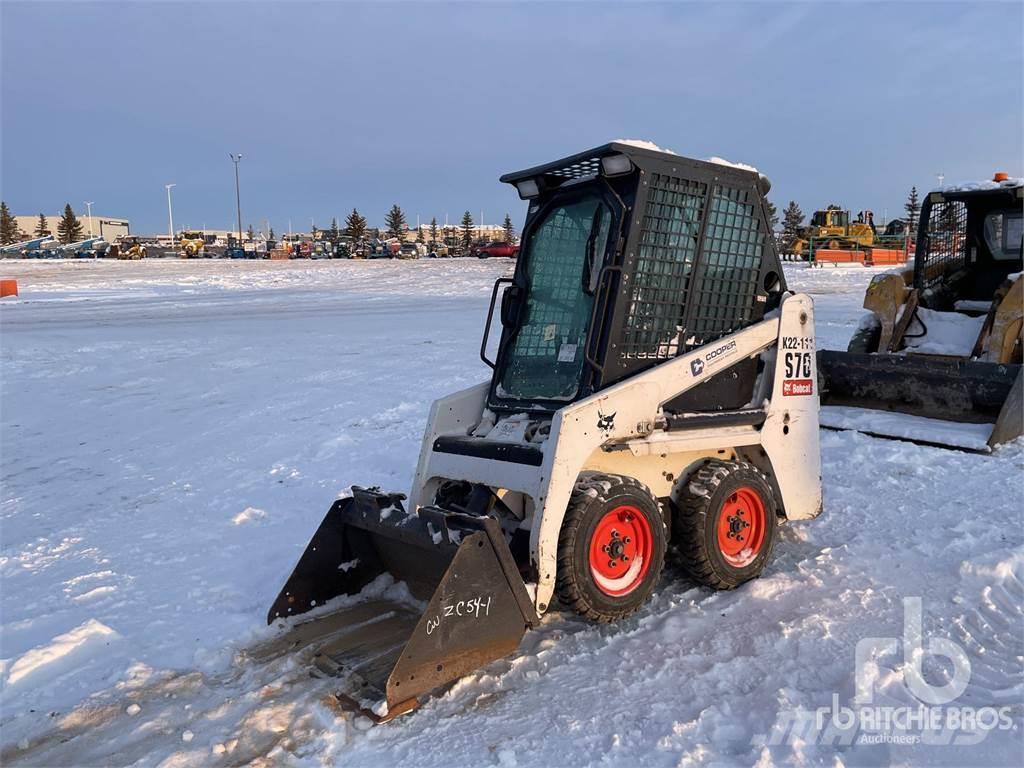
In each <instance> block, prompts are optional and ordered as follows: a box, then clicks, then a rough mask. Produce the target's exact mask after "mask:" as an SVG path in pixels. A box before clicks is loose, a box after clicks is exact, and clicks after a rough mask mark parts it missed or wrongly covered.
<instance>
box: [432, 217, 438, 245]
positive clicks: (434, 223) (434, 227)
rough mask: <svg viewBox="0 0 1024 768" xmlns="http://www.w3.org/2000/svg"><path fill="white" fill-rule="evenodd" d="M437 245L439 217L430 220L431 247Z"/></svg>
mask: <svg viewBox="0 0 1024 768" xmlns="http://www.w3.org/2000/svg"><path fill="white" fill-rule="evenodd" d="M436 245H437V217H436V216H435V217H434V218H432V219H431V220H430V247H431V248H433V247H434V246H436Z"/></svg>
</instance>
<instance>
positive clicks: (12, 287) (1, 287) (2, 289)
mask: <svg viewBox="0 0 1024 768" xmlns="http://www.w3.org/2000/svg"><path fill="white" fill-rule="evenodd" d="M17 295H18V281H17V280H0V299H2V298H3V297H4V296H17Z"/></svg>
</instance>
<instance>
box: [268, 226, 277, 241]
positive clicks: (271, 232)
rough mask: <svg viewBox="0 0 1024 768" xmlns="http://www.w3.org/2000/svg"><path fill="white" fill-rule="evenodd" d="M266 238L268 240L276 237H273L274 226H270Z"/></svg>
mask: <svg viewBox="0 0 1024 768" xmlns="http://www.w3.org/2000/svg"><path fill="white" fill-rule="evenodd" d="M267 239H268V240H276V239H277V238H276V237H274V228H273V227H271V228H270V234H269V236H268V237H267Z"/></svg>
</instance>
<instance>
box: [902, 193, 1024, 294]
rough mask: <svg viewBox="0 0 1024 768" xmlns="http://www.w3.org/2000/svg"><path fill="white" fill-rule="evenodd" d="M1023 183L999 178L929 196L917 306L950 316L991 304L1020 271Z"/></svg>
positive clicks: (921, 234) (924, 214)
mask: <svg viewBox="0 0 1024 768" xmlns="http://www.w3.org/2000/svg"><path fill="white" fill-rule="evenodd" d="M1022 234H1024V182H1022V181H1021V180H1020V179H1006V178H1002V179H997V180H994V181H992V182H989V183H987V184H985V183H980V184H971V185H965V186H964V187H962V188H956V187H954V188H947V189H944V190H937V191H935V192H931V193H929V195H928V196H927V197H926V198H925V201H924V205H923V206H922V208H921V219H920V223H919V225H918V234H917V238H918V246H917V257H916V259H915V268H914V287H915V288H917V289H918V290H919V291H920V295H921V305H922V306H924V307H927V308H929V309H935V310H940V311H950V310H953V309H955V308H957V307H956V305H957V304H959V305H960V307H963V306H968V305H969V303H970V302H973V303H974V305H976V306H980V304H979V302H982V303H984V302H990V301H992V298H993V294H994V293H995V291H996V290H997V289H998V288H999V287H1000V286H1001V285H1002V284H1003V283H1004V282H1005V281H1006V280H1007V279H1008V278H1009V277H1010V276H1011V275H1015V274H1017V273H1019V272H1021V270H1022V269H1024V263H1022V257H1021V240H1022Z"/></svg>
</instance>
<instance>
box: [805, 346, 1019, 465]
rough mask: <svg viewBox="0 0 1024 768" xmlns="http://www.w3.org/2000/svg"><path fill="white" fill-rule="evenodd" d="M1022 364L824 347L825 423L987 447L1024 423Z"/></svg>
mask: <svg viewBox="0 0 1024 768" xmlns="http://www.w3.org/2000/svg"><path fill="white" fill-rule="evenodd" d="M1021 368H1022V366H1020V365H1011V364H1002V363H991V362H985V361H979V360H964V359H956V358H943V357H939V356H926V355H897V354H857V353H853V352H834V351H822V352H819V353H818V375H819V377H820V379H821V382H820V384H821V386H820V392H821V405H822V411H821V424H822V426H826V427H833V428H838V429H855V430H857V431H861V432H866V433H869V434H874V435H878V436H880V437H892V438H896V439H901V440H911V441H913V442H920V443H926V444H933V445H940V446H942V447H954V448H963V449H966V450H977V451H986V450H988V449H989V448H990V447H993V446H995V445H996V444H998V443H1002V442H1006V441H1008V440H1012V439H1014V438H1016V437H1019V436H1020V435H1021V434H1022V431H1024V417H1022V415H1021V399H1022V394H1021V381H1022V374H1021ZM853 409H857V410H856V411H854V410H853ZM868 411H875V412H884V413H887V414H894V413H895V414H906V415H907V416H910V417H917V419H922V418H923V419H930V420H934V421H937V422H945V425H936V424H929V423H928V422H924V421H918V420H915V419H913V418H911V419H906V420H903V421H902V422H901V421H899V420H895V419H885V418H874V417H872V416H871V415H870V414H869V413H867V412H868ZM957 425H974V426H970V427H962V428H958V426H957Z"/></svg>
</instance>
